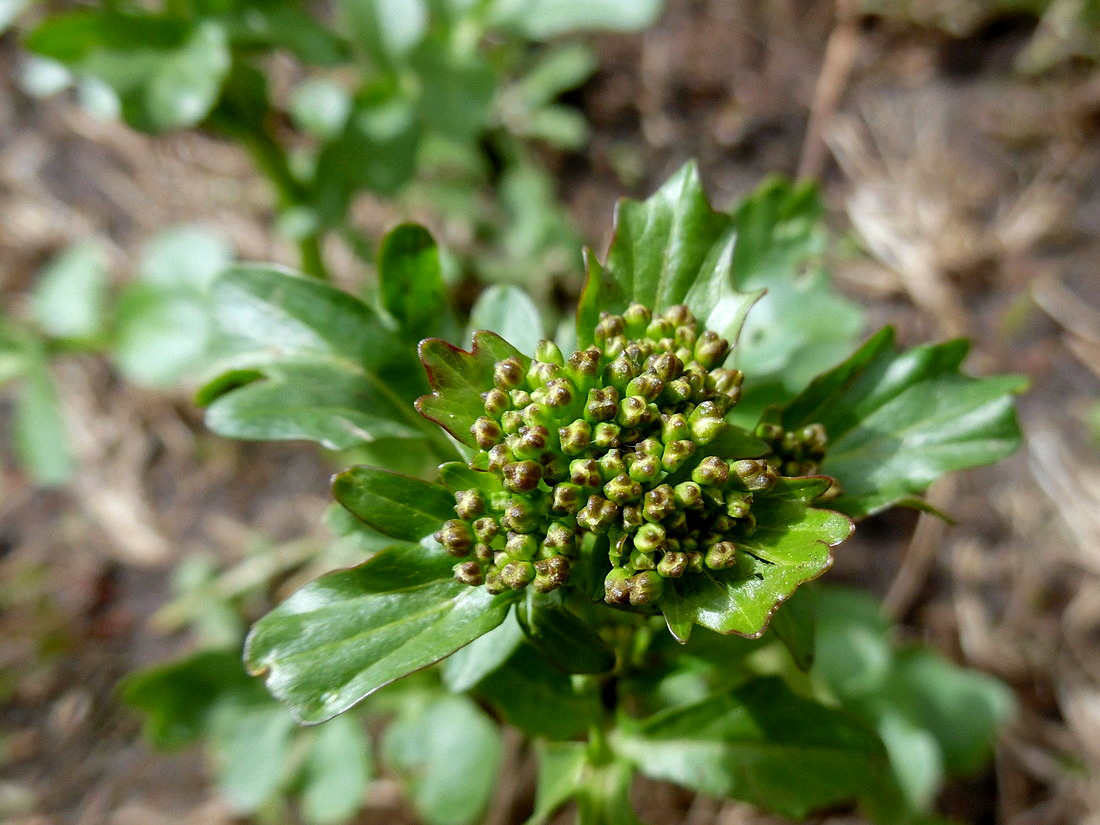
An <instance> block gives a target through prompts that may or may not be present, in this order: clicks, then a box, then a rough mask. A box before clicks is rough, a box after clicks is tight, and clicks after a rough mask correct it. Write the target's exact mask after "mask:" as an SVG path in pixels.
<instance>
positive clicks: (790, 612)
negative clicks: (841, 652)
mask: <svg viewBox="0 0 1100 825" xmlns="http://www.w3.org/2000/svg"><path fill="white" fill-rule="evenodd" d="M816 596H817V593H816V591H815V590H813V589H812V588H809V587H801V588H799V589H798V590H796V591H795V593H794V595H793V596H791V597H790V598H789V599H787V601H785V602H784V603H783V609H782V610H777V611H776V612H775V615H774V616H773V617H772V621H771V624H770V625H769V626H770V628H771V630H772V632H773V633H775V635H776V636H778V637H779V641H781V642H782V643H783V645H784V647H786V648H787V652H789V653H790V654H791V659H792V660H793V661H794V663H795V666H796V667H798V669H799V670H809V669H810V668H811V667H812V666H813V663H814V642H815V640H816V637H817V599H816Z"/></svg>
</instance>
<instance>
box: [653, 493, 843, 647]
mask: <svg viewBox="0 0 1100 825" xmlns="http://www.w3.org/2000/svg"><path fill="white" fill-rule="evenodd" d="M827 484H828V482H827V481H825V480H823V479H816V478H804V479H803V478H800V479H792V478H783V479H780V480H779V483H778V484H776V486H775V487H773V488H772V489H771V490H768V491H766V492H758V493H754V494H753V508H752V512H753V515H754V516H755V517H756V525H755V527H753V528H741V527H738V528H736V529H735V532H734V533H733V534H730V536H729V538H730V540H731V541H733V542H734V543H735V544H736V545H737V549H738V554H737V564H736V565H735V566H734V567H731V568H729V569H727V570H721V571H708V572H707V573H706V574H705V575H699V576H684V577H683V578H681V579H668V580H666V582H665V590H664V595H663V596H662V597H661V599H660V601H659V605H660V608H661V612H662V613H664V616H665V621H666V622H667V624H668V627H669V630H670V631H671V632H672V635H673V636H675V637H676V638H677V639H678V640H680V641H683V640H685V639H687V638H688V636H689V635H690V634H691V628H692V625H694V624H697V625H700V626H702V627H706V628H709V629H710V630H714V631H717V632H718V633H736V634H737V635H739V636H748V637H755V636H758V635H759V634H761V633H763V632H764V630H765V629H766V628H767V625H768V621H769V620H770V618H771V616H772V613H774V612H775V611H776V609H778V608H779V606H780V605H781V603H782V602H783V601H784V600H786V599H787V598H788V597H789V596H790V595H791V594H792V593H793V592H794V591H795V588H797V587H798V586H799V585H800V584H803V583H805V582H807V581H810V580H812V579H815V578H817V577H818V576H820V575H821V574H822V573H824V572H825V571H826V570H828V569H829V567H830V566H831V565H832V561H833V559H832V552H831V548H832V547H834V546H836V545H837V544H840V543H841V542H842V541H844V540H845V539H846V538H848V536H849V535H850V534H851V532H852V523H851V521H850V520H849V519H848V518H847V517H846V516H843V515H841V514H839V513H834V512H832V511H831V510H817V509H815V508H813V507H811V506H810V503H811V502H812V501H813V500H814V499H815V498H816V497H817V496H819V495H820V494H821V493H822V492H824V490H825V488H826V486H827ZM739 529H740V530H743V531H744V532H743V533H737V532H736V530H739ZM669 585H671V587H670V586H669Z"/></svg>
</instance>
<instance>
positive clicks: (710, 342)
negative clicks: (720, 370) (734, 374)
mask: <svg viewBox="0 0 1100 825" xmlns="http://www.w3.org/2000/svg"><path fill="white" fill-rule="evenodd" d="M729 349H730V345H729V341H727V340H726V339H725V338H723V337H722V336H720V335H719V334H718V333H716V332H711V331H710V330H707V331H706V332H704V333H703V334H702V335H700V336H699V340H698V341H696V342H695V360H696V361H698V362H699V363H700V364H702V365H703V366H704V367H706V368H707V369H711V368H712V367H717V366H718V365H719V364H721V363H722V361H724V360H725V358H726V353H728V352H729Z"/></svg>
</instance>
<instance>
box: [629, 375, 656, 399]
mask: <svg viewBox="0 0 1100 825" xmlns="http://www.w3.org/2000/svg"><path fill="white" fill-rule="evenodd" d="M664 388H665V382H664V381H662V380H661V379H660V378H659V377H657V375H655V374H654V373H652V372H643V373H642V374H641V375H639V376H638V377H637V378H632V379H631V380H630V383H629V384H627V385H626V394H627V395H636V396H640V397H641V398H643V399H645V401H646V403H647V404H648V403H649V402H650V401H656V400H657V399H658V398H659V397H660V395H661V392H662V391H663V390H664Z"/></svg>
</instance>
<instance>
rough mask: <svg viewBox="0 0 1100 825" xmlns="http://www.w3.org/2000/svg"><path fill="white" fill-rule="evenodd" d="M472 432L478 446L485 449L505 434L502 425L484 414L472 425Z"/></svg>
mask: <svg viewBox="0 0 1100 825" xmlns="http://www.w3.org/2000/svg"><path fill="white" fill-rule="evenodd" d="M470 433H471V435H473V437H474V442H475V443H476V444H477V446H478V447H480V448H481V449H483V450H488V449H490V448H492V447H493V446H494V445H495V444H497V443H498V442H499V441H500V439H501V437H502V436H503V435H504V433H502V432H501V429H500V425H499V424H498V423H497V422H496V421H494V420H493V419H491V418H488V417H486V416H482V417H481V418H479V419H477V421H475V422H474V423H473V424H471V425H470Z"/></svg>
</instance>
